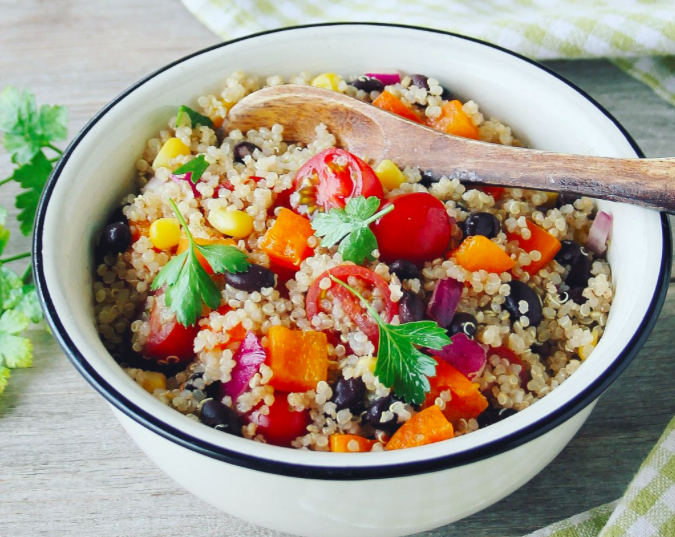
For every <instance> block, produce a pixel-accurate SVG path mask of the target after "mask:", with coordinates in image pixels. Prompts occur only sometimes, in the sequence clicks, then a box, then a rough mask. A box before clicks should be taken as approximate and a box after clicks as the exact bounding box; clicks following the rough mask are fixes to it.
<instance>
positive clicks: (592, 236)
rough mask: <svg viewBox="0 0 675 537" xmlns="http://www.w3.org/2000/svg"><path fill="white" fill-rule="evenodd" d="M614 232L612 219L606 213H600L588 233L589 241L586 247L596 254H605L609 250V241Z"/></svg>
mask: <svg viewBox="0 0 675 537" xmlns="http://www.w3.org/2000/svg"><path fill="white" fill-rule="evenodd" d="M611 232H612V217H611V216H610V215H609V214H607V213H606V212H604V211H598V214H597V215H596V216H595V220H593V224H591V229H590V231H589V232H588V241H587V242H586V247H587V248H588V249H589V250H590V251H591V252H593V253H594V254H598V255H600V254H603V253H605V250H606V249H607V239H609V234H610V233H611Z"/></svg>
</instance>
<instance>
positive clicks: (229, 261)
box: [197, 244, 251, 274]
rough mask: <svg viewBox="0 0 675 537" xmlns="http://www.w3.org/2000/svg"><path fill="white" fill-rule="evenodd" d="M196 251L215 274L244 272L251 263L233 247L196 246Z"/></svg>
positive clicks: (221, 245) (218, 245) (224, 245)
mask: <svg viewBox="0 0 675 537" xmlns="http://www.w3.org/2000/svg"><path fill="white" fill-rule="evenodd" d="M197 250H198V251H199V253H200V254H202V255H203V256H204V257H205V258H206V260H207V261H208V262H209V265H211V268H212V269H213V271H214V272H216V273H219V274H220V273H223V272H245V271H246V270H248V267H250V266H251V263H249V262H248V257H247V256H246V254H245V253H244V252H242V251H241V250H240V249H239V248H237V247H235V246H230V245H227V244H206V245H203V246H200V245H197Z"/></svg>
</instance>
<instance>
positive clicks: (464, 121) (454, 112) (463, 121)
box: [427, 100, 478, 140]
mask: <svg viewBox="0 0 675 537" xmlns="http://www.w3.org/2000/svg"><path fill="white" fill-rule="evenodd" d="M427 125H429V127H432V128H434V129H438V130H439V131H443V132H447V133H448V134H454V135H455V136H461V137H462V138H472V139H474V140H478V127H476V125H475V124H474V122H473V120H472V119H471V118H470V117H469V116H468V115H467V113H466V112H464V110H462V103H461V102H460V101H457V100H454V101H449V102H447V103H445V104H444V105H443V106H442V107H441V115H440V116H438V117H434V118H431V117H430V118H429V119H427Z"/></svg>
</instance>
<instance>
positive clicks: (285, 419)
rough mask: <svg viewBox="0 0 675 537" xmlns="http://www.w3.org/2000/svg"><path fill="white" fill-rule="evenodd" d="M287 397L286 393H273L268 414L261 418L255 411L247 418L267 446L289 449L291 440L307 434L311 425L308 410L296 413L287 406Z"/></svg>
mask: <svg viewBox="0 0 675 537" xmlns="http://www.w3.org/2000/svg"><path fill="white" fill-rule="evenodd" d="M287 397H288V394H287V393H284V392H275V393H274V403H272V405H271V406H270V407H269V409H270V412H269V414H267V415H266V416H263V415H262V414H260V412H257V409H256V410H254V411H253V412H251V414H249V416H248V421H249V422H250V423H255V424H256V425H257V426H258V427H257V429H256V432H257V433H259V434H261V435H263V437H265V440H267V443H268V444H272V445H275V446H282V447H291V442H292V441H293V440H295V439H296V438H297V437H298V436H304V435H305V434H307V426H308V425H309V424H310V423H311V419H310V417H309V410H307V409H306V410H303V411H302V412H296V411H295V410H293V409H292V408H291V407H290V406H288V400H287Z"/></svg>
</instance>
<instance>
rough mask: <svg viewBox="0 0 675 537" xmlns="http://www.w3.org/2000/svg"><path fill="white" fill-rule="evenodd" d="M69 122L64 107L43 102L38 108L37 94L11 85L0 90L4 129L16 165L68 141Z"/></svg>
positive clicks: (1, 116)
mask: <svg viewBox="0 0 675 537" xmlns="http://www.w3.org/2000/svg"><path fill="white" fill-rule="evenodd" d="M66 122H67V113H66V109H65V108H64V107H62V106H48V105H43V106H42V107H41V108H40V109H39V111H38V108H37V105H36V103H35V96H34V95H33V94H32V93H30V92H29V91H27V90H24V91H20V90H18V89H17V88H13V87H11V86H10V87H6V88H5V89H4V90H3V92H2V93H0V130H2V131H3V132H4V133H5V138H4V145H5V149H7V151H8V152H9V154H10V155H11V156H12V162H14V163H15V164H18V165H20V166H21V165H24V164H27V163H28V162H30V161H31V160H33V158H34V157H35V155H37V154H38V153H39V152H40V150H41V149H42V148H43V147H51V142H53V141H56V140H65V139H66V135H67V131H66Z"/></svg>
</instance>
